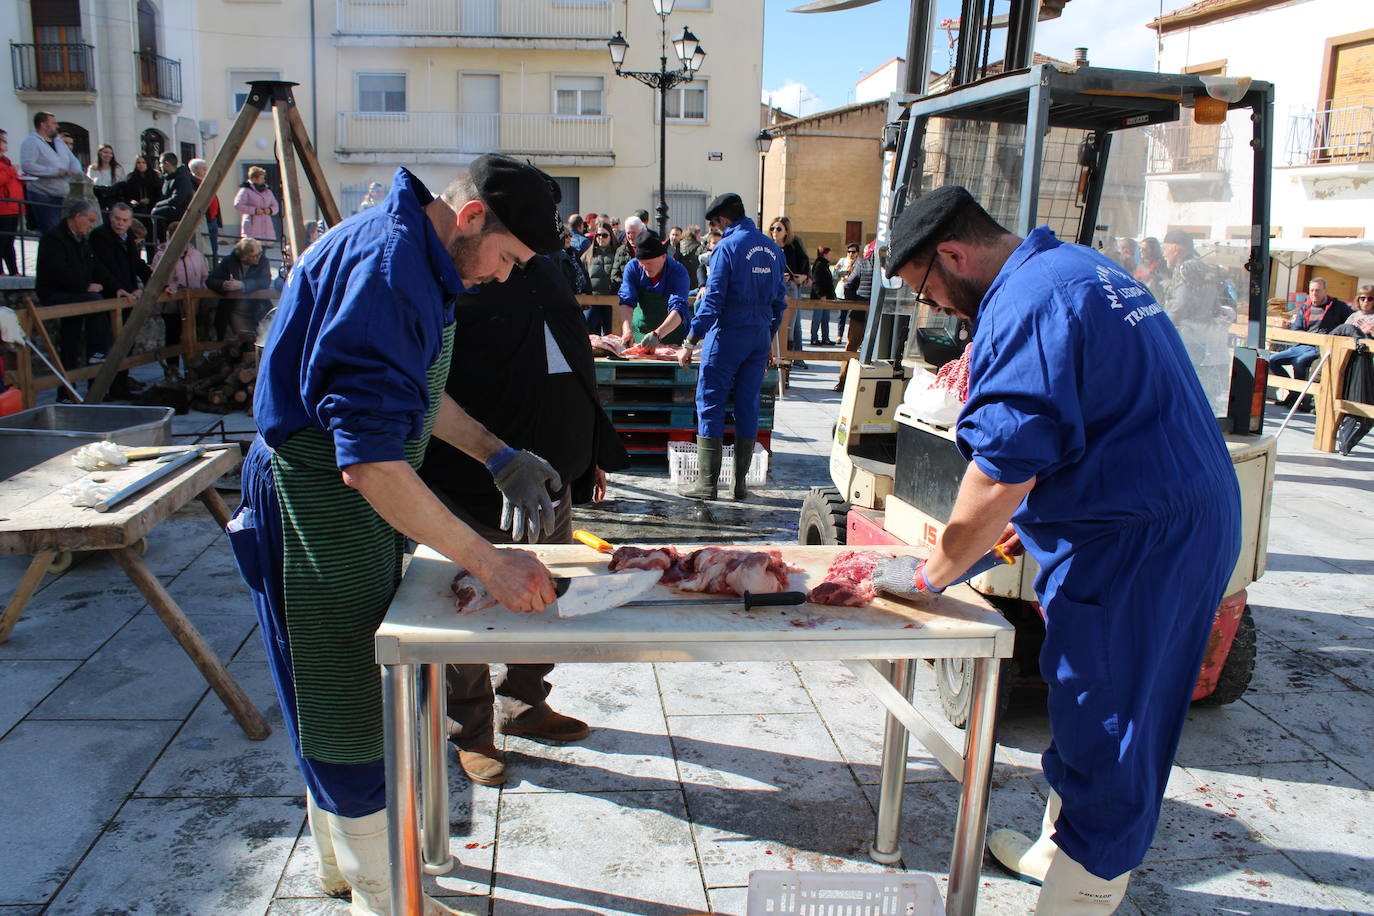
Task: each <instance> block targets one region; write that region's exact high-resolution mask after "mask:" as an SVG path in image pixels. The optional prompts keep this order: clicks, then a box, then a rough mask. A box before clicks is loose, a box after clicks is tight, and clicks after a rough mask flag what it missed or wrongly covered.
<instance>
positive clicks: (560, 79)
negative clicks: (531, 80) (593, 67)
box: [553, 76, 605, 118]
mask: <svg viewBox="0 0 1374 916" xmlns="http://www.w3.org/2000/svg"><path fill="white" fill-rule="evenodd" d="M603 87H604V81H603V79H602V78H601V77H599V76H555V77H554V78H553V113H554V114H556V115H559V116H561V117H567V118H578V117H581V118H593V117H597V118H599V117H601V115H602V114H603V113H604V112H605V108H604V105H603V102H602V93H603V92H604V88H603Z"/></svg>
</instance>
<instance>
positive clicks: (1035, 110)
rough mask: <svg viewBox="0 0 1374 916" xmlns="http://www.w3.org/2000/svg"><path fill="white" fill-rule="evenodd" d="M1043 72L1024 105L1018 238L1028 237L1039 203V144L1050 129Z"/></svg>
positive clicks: (1017, 217)
mask: <svg viewBox="0 0 1374 916" xmlns="http://www.w3.org/2000/svg"><path fill="white" fill-rule="evenodd" d="M1046 82H1047V81H1046V77H1045V74H1044V71H1043V69H1042V71H1041V73H1040V79H1039V80H1037V81H1036V83H1035V85H1034V86H1031V88H1030V97H1029V99H1028V104H1027V106H1026V135H1025V137H1024V138H1023V142H1024V148H1023V150H1022V158H1021V161H1022V163H1023V165H1022V166H1021V201H1020V206H1019V209H1018V210H1017V213H1016V228H1015V231H1016V233H1017V234H1018V235H1022V236H1026V235H1030V233H1031V230H1032V229H1034V228H1035V225H1036V219H1037V218H1038V211H1037V205H1038V204H1039V202H1040V169H1041V166H1042V165H1043V161H1042V157H1041V155H1040V147H1041V144H1042V143H1044V141H1045V133H1046V131H1048V130H1049V126H1050V87H1049V86H1048V85H1047V84H1046Z"/></svg>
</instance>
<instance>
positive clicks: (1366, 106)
mask: <svg viewBox="0 0 1374 916" xmlns="http://www.w3.org/2000/svg"><path fill="white" fill-rule="evenodd" d="M1360 163H1374V96H1363V97H1361V98H1357V99H1343V100H1341V101H1340V102H1339V103H1338V104H1334V105H1327V106H1326V107H1324V108H1317V109H1306V110H1304V111H1302V112H1300V113H1299V114H1296V115H1293V116H1292V117H1291V118H1289V121H1288V165H1290V166H1305V165H1316V166H1323V165H1359V164H1360Z"/></svg>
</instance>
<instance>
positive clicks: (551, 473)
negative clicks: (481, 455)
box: [486, 447, 563, 544]
mask: <svg viewBox="0 0 1374 916" xmlns="http://www.w3.org/2000/svg"><path fill="white" fill-rule="evenodd" d="M486 464H487V470H489V471H491V475H492V478H493V479H494V480H495V481H496V489H498V490H500V491H501V530H502V531H505V532H508V533H509V534H510V536H511V540H513V541H516V542H520V541H524V540H528V541H529V543H531V544H537V543H538V542H539V535H540V534H541V533H542V532H545V531H550V532H551V531H553V528H554V510H553V500H552V499H551V498H550V497H549V490H550V489H553V490H555V491H558V490H562V489H563V480H562V478H561V477H559V476H558V472H557V471H555V470H554V469H553V465H551V464H549V463H548V462H547V461H545V460H544V459H543V458H540V457H539V456H538V455H536V454H535V453H534V452H527V451H522V452H517V451H515V449H513V448H510V447H506V448H503V449H502V450H501V451H499V452H497V453H496V454H495V455H493V456H491V458H489V459H487V462H486Z"/></svg>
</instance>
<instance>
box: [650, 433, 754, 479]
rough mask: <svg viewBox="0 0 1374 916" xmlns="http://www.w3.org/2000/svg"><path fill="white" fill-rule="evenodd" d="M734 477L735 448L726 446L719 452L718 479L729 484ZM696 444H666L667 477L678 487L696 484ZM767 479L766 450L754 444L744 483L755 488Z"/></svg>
mask: <svg viewBox="0 0 1374 916" xmlns="http://www.w3.org/2000/svg"><path fill="white" fill-rule="evenodd" d="M734 475H735V447H734V446H733V445H727V446H725V448H724V449H723V450H722V452H721V460H720V479H721V480H722V481H725V482H727V483H728V482H729V481H731V480H733V479H734ZM698 476H699V472H698V471H697V444H696V443H695V442H669V443H668V477H669V479H671V480H672V482H673V483H674V484H676V485H679V486H687V485H690V484H694V483H696V482H697V477H698ZM767 479H768V449H766V448H764V447H763V446H762V445H760V444H759V443H757V442H755V443H754V460H753V461H751V462H750V464H749V476H748V477H746V478H744V482H745V483H747V484H748V485H749V486H751V487H757V486H760V485H762V484H763V482H764V481H765V480H767Z"/></svg>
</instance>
